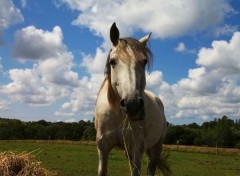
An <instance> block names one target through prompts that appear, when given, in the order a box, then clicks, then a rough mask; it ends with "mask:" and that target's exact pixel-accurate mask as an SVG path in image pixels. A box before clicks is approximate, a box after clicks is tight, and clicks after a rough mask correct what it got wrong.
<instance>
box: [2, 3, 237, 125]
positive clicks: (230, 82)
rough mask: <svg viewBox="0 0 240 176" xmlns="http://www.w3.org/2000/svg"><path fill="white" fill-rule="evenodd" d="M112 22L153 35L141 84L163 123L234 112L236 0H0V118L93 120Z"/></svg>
mask: <svg viewBox="0 0 240 176" xmlns="http://www.w3.org/2000/svg"><path fill="white" fill-rule="evenodd" d="M113 22H116V24H117V27H118V28H119V31H120V37H133V38H136V39H140V38H141V37H143V36H145V35H147V34H149V33H150V32H152V35H151V38H150V41H149V43H148V46H149V48H150V49H151V51H152V53H153V64H152V66H151V67H150V68H149V69H148V70H146V78H147V86H146V88H147V89H149V90H151V91H153V92H154V93H155V94H157V95H158V96H159V97H160V98H161V100H162V101H163V104H164V106H165V114H166V118H167V121H168V122H170V123H173V124H189V123H193V122H195V123H198V124H201V123H203V122H205V121H211V120H214V119H215V118H221V117H222V116H223V115H226V116H228V117H229V118H231V119H233V120H235V119H239V118H240V26H239V25H240V1H239V0H194V1H193V0H169V1H166V0H158V1H157V0H96V1H93V0H84V1H83V0H41V1H40V0H39V1H37V0H0V117H3V118H17V119H21V120H24V121H37V120H41V119H44V120H47V121H52V122H55V121H64V122H73V121H79V120H92V119H93V116H94V109H95V100H96V97H97V93H98V91H99V88H100V85H101V83H102V81H103V79H104V67H105V62H106V58H107V55H108V53H109V50H110V48H111V42H110V39H109V30H110V27H111V25H112V23H113Z"/></svg>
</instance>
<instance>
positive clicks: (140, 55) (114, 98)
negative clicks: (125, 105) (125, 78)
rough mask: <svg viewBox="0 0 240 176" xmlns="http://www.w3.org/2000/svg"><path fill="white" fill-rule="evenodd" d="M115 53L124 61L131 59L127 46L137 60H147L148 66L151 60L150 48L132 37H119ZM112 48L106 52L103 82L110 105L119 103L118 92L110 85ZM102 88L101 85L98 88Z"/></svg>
mask: <svg viewBox="0 0 240 176" xmlns="http://www.w3.org/2000/svg"><path fill="white" fill-rule="evenodd" d="M116 47H117V48H116V53H117V55H118V56H119V59H122V60H123V61H125V62H130V61H131V59H133V58H132V57H131V54H130V53H129V52H128V50H127V47H129V48H130V49H131V51H132V54H133V55H134V58H135V59H136V61H137V62H143V61H144V62H145V61H147V65H148V68H149V66H150V64H151V62H152V53H151V50H150V49H149V48H148V47H146V46H145V45H143V44H142V43H141V42H139V41H138V40H136V39H133V38H123V39H119V42H118V44H117V46H116ZM111 51H112V50H110V52H109V54H108V58H107V61H106V66H105V80H104V82H103V84H104V83H105V82H106V81H108V90H107V91H108V101H109V104H110V105H111V106H116V105H118V103H119V100H120V99H119V96H118V94H117V93H116V92H115V91H114V89H113V87H112V85H111V66H110V63H109V59H110V53H111ZM102 88H103V85H102V86H101V88H100V91H101V89H102Z"/></svg>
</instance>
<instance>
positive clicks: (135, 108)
mask: <svg viewBox="0 0 240 176" xmlns="http://www.w3.org/2000/svg"><path fill="white" fill-rule="evenodd" d="M120 107H121V109H122V111H123V113H124V114H125V115H126V116H127V117H128V119H129V120H142V119H143V117H144V116H145V113H144V100H143V98H142V97H137V98H131V99H122V100H121V101H120Z"/></svg>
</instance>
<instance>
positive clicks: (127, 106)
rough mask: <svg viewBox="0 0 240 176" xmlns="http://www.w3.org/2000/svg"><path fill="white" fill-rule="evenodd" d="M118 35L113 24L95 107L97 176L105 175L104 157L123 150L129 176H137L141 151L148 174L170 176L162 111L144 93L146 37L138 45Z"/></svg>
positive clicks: (147, 59)
mask: <svg viewBox="0 0 240 176" xmlns="http://www.w3.org/2000/svg"><path fill="white" fill-rule="evenodd" d="M119 35H120V34H119V30H118V28H117V26H116V23H115V22H114V23H113V24H112V26H111V28H110V40H111V42H112V48H111V50H110V52H109V54H108V57H107V62H106V68H105V79H104V81H103V83H102V85H101V87H100V91H99V93H98V96H97V100H96V108H95V123H94V124H95V129H96V144H97V149H98V155H99V164H98V175H99V176H105V175H107V164H108V156H109V153H110V151H111V150H112V149H113V148H114V147H118V148H119V147H120V148H122V149H123V150H125V154H126V157H127V158H128V161H129V165H130V173H131V175H133V176H138V175H140V169H141V162H142V157H143V154H144V152H146V153H147V155H148V158H149V161H148V166H147V174H148V175H154V174H155V171H156V168H157V167H158V168H159V169H160V170H161V171H162V173H163V174H164V175H171V170H170V167H169V163H168V162H167V157H166V155H164V152H162V149H163V141H164V138H165V135H166V130H167V125H166V118H165V115H164V106H163V103H162V102H161V100H160V99H159V97H158V96H156V95H155V94H153V93H152V92H150V91H148V90H145V87H146V76H145V67H146V65H147V64H148V65H149V63H150V62H151V59H152V53H151V50H150V49H149V48H148V47H147V42H148V40H149V38H150V35H151V33H150V34H148V35H146V36H145V37H143V38H141V39H140V40H136V39H133V38H130V37H126V38H119Z"/></svg>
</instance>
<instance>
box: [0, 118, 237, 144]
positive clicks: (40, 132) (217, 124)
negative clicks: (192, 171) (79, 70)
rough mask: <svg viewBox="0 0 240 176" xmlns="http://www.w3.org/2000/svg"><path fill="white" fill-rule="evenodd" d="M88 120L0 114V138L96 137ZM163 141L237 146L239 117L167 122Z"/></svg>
mask: <svg viewBox="0 0 240 176" xmlns="http://www.w3.org/2000/svg"><path fill="white" fill-rule="evenodd" d="M95 135H96V131H95V128H94V123H93V122H91V121H87V122H86V121H83V120H80V121H79V122H71V123H70V122H68V123H67V122H47V121H45V120H40V121H36V122H23V121H21V120H17V119H5V118H0V140H17V139H20V140H24V139H35V140H95ZM164 143H165V144H175V145H176V144H179V145H196V146H209V147H213V146H218V147H235V148H240V119H238V120H235V121H233V120H231V119H229V118H228V117H227V116H223V117H222V118H220V119H215V120H213V121H210V122H204V123H203V124H202V125H198V124H196V123H191V124H188V125H173V124H169V123H168V131H167V135H166V138H165V142H164Z"/></svg>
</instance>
